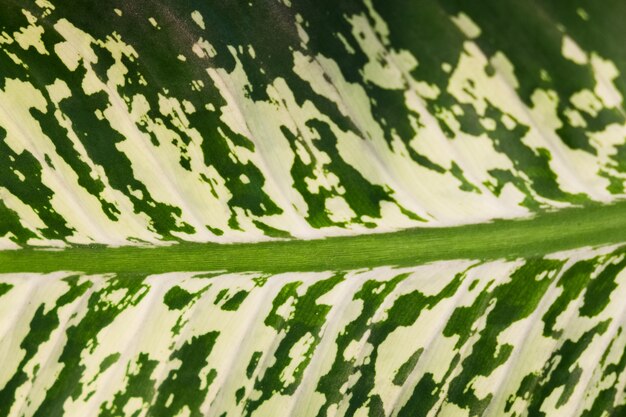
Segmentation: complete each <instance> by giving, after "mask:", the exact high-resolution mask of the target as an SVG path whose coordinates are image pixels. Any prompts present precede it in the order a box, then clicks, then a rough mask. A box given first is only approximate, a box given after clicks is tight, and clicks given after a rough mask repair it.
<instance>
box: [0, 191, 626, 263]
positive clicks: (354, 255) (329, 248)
mask: <svg viewBox="0 0 626 417" xmlns="http://www.w3.org/2000/svg"><path fill="white" fill-rule="evenodd" d="M620 242H626V201H621V202H618V203H615V204H611V205H593V206H587V207H584V208H571V209H563V210H560V211H557V212H552V213H544V214H540V215H538V216H535V217H533V218H531V219H525V220H498V221H495V222H492V223H482V224H474V225H466V226H458V227H445V228H417V229H410V230H404V231H400V232H394V233H382V234H369V235H359V236H351V237H335V238H327V239H320V240H308V241H303V240H289V241H274V242H262V243H245V244H228V245H224V244H214V243H209V244H196V243H181V244H177V245H173V246H168V247H157V248H138V247H121V248H107V247H102V246H82V247H73V248H70V249H64V250H62V251H50V250H36V249H22V250H13V251H0V272H2V273H8V272H51V271H61V270H69V271H82V272H85V273H101V272H118V273H123V272H140V273H147V274H154V273H161V272H170V271H215V270H226V271H232V272H241V271H263V272H268V273H280V272H287V271H326V270H342V269H360V268H371V267H376V266H384V265H397V266H409V265H418V264H420V263H424V262H432V261H437V260H446V259H479V260H485V261H487V260H493V259H500V258H517V257H532V256H541V255H544V254H548V253H553V252H557V251H563V250H569V249H575V248H579V247H583V246H597V245H603V244H615V243H620Z"/></svg>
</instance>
